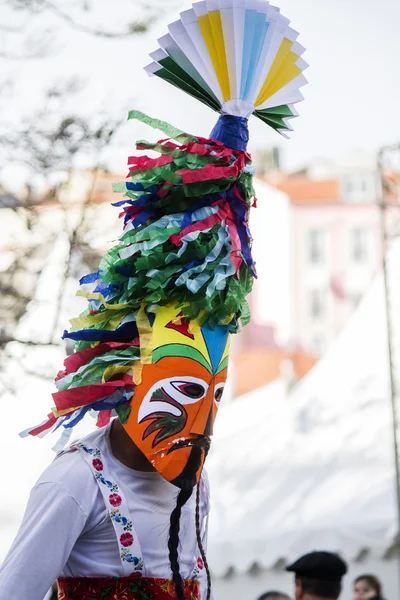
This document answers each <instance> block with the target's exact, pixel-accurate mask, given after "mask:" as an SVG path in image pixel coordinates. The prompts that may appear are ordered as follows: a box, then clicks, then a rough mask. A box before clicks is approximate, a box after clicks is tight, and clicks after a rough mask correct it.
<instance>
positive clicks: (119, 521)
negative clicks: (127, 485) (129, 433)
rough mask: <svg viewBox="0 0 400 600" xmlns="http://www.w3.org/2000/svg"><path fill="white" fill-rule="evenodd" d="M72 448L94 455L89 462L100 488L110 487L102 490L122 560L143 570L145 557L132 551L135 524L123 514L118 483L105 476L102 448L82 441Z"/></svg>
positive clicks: (123, 502)
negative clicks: (91, 446) (93, 446)
mask: <svg viewBox="0 0 400 600" xmlns="http://www.w3.org/2000/svg"><path fill="white" fill-rule="evenodd" d="M71 448H72V449H78V450H79V449H80V450H83V451H84V452H85V453H86V454H87V455H89V456H91V457H93V459H92V460H90V459H89V460H88V461H87V462H88V463H89V464H90V466H91V467H92V470H93V474H94V477H95V479H96V481H97V482H98V483H99V485H100V489H101V486H105V487H106V488H108V490H107V491H106V490H102V492H103V497H104V500H105V502H106V506H107V509H108V512H109V515H110V518H111V521H112V522H113V525H114V529H115V532H116V534H117V539H118V544H119V551H120V556H121V560H122V561H124V562H125V563H127V564H129V566H130V570H131V571H132V572H133V573H136V572H138V573H140V572H142V571H143V568H144V563H143V559H142V558H141V557H140V556H135V554H136V553H134V552H132V546H133V544H134V542H135V535H136V534H135V532H134V531H133V524H132V521H131V519H130V518H129V517H128V516H125V515H124V514H123V513H124V505H125V504H126V503H125V500H124V498H123V495H122V493H121V491H120V489H119V487H118V485H117V484H116V483H114V482H113V481H110V479H109V478H108V477H107V476H105V474H104V470H105V469H104V463H103V460H102V456H101V452H100V450H99V449H98V448H90V447H88V446H86V445H85V444H82V443H80V444H74V445H73V446H71ZM136 547H137V544H136Z"/></svg>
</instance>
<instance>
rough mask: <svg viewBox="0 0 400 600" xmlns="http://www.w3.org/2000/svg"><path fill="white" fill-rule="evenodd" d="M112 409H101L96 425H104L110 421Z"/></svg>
mask: <svg viewBox="0 0 400 600" xmlns="http://www.w3.org/2000/svg"><path fill="white" fill-rule="evenodd" d="M111 415H112V410H102V411H100V412H99V416H98V418H97V423H96V426H97V427H105V426H106V425H108V424H109V422H110V421H111Z"/></svg>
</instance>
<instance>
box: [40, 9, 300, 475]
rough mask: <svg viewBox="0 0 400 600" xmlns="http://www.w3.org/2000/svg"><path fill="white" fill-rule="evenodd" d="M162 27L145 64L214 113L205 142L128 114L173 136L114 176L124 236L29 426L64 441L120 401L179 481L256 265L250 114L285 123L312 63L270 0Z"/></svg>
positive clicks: (166, 471) (212, 408)
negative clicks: (38, 416) (42, 414)
mask: <svg viewBox="0 0 400 600" xmlns="http://www.w3.org/2000/svg"><path fill="white" fill-rule="evenodd" d="M169 31H170V33H169V34H168V35H166V36H164V37H163V38H161V39H160V40H159V42H160V49H159V50H157V51H156V52H155V53H153V54H152V57H153V59H154V61H155V62H153V63H152V64H151V65H150V66H149V67H147V71H149V72H150V73H152V74H155V75H157V76H159V77H162V78H163V79H166V80H168V81H170V82H171V83H173V84H174V85H175V86H177V87H179V88H181V89H182V90H184V91H186V92H188V93H190V94H191V95H193V96H195V97H197V98H198V99H199V100H201V101H202V102H204V103H206V104H208V105H209V106H211V107H212V108H214V109H215V110H218V111H220V112H222V115H221V116H220V118H219V120H218V123H217V124H216V126H215V128H214V129H213V131H212V133H211V135H210V138H209V139H208V138H207V139H206V138H202V137H197V136H193V135H188V134H186V133H184V132H182V131H180V130H177V129H175V128H173V127H171V126H170V125H168V124H167V123H164V122H161V121H157V120H153V119H150V118H149V117H147V116H146V115H144V114H143V113H139V112H136V111H133V112H131V113H130V115H129V118H134V119H139V120H140V121H142V122H145V123H147V124H148V125H150V126H152V127H153V128H156V129H159V130H161V131H162V132H163V134H164V135H165V136H166V137H167V139H163V140H161V141H159V142H157V143H148V142H145V141H140V142H138V143H137V148H138V149H139V150H151V151H154V152H156V153H158V154H159V157H158V158H150V157H148V156H132V157H129V159H128V165H129V173H130V174H129V178H128V181H127V182H124V183H120V184H116V185H114V191H116V192H119V193H120V192H122V193H124V198H123V199H122V200H120V201H118V202H117V203H116V204H115V206H117V207H122V212H121V214H120V217H121V218H122V219H123V222H124V232H123V234H122V236H121V238H120V240H119V241H118V243H117V244H116V245H115V246H114V247H113V248H111V250H109V252H108V253H107V254H106V256H105V257H104V258H103V259H102V261H101V263H100V268H99V271H98V272H97V273H94V274H91V275H88V276H86V277H84V278H83V279H82V280H81V284H82V286H89V285H92V286H93V290H92V291H88V290H87V289H86V288H85V287H84V290H83V291H80V292H78V294H79V295H81V296H84V297H86V298H87V299H88V301H89V304H88V308H87V309H86V311H85V312H84V313H82V315H81V316H80V317H78V318H76V319H73V320H72V321H71V331H70V332H69V333H68V332H65V333H64V338H69V339H72V340H74V342H75V350H76V352H75V354H73V355H72V356H70V357H68V358H67V359H66V361H65V370H64V371H62V372H60V373H59V374H58V376H57V379H56V385H57V388H58V391H57V392H56V393H55V394H54V395H53V397H54V400H55V408H54V409H53V412H52V413H51V414H50V415H49V417H48V419H47V421H46V422H45V423H43V424H42V425H40V426H39V427H36V428H34V429H32V430H30V431H29V432H28V433H30V434H31V435H41V434H43V433H45V432H47V431H49V430H55V429H58V428H60V427H63V428H64V429H65V431H66V433H65V434H64V438H67V437H68V432H70V431H71V428H72V427H73V426H74V425H75V424H76V423H77V422H79V421H80V420H81V419H82V418H83V416H84V415H85V414H86V413H87V412H88V411H89V410H95V411H98V412H99V417H98V425H99V426H102V425H105V424H107V423H108V422H109V420H110V417H111V415H112V413H113V411H116V412H117V414H118V415H119V417H120V419H121V421H122V422H123V423H124V424H125V427H126V430H127V432H128V433H129V435H130V436H131V437H132V439H133V440H134V441H135V443H136V444H137V445H138V446H139V447H140V448H141V450H142V451H143V452H144V453H145V454H146V455H147V456H148V457H149V459H150V460H151V461H152V462H153V464H154V466H155V467H156V468H157V469H158V470H159V471H160V472H161V473H162V474H163V476H164V477H166V478H167V479H168V480H169V481H172V482H174V483H176V484H177V485H179V481H180V476H181V474H182V471H183V470H184V465H185V461H187V457H188V454H189V453H190V452H189V447H190V445H191V444H192V443H193V440H195V439H196V438H197V437H198V436H208V435H209V433H210V427H212V422H213V419H214V418H215V414H216V410H217V408H218V402H219V399H220V396H221V393H222V389H223V381H224V379H225V378H226V368H227V357H228V344H229V334H231V333H235V332H237V331H238V329H239V323H240V322H241V323H242V325H245V324H246V323H247V322H248V321H249V309H248V305H247V302H246V296H247V295H248V294H249V292H250V291H251V288H252V282H253V279H254V277H255V276H256V272H255V264H254V261H253V258H252V255H251V235H250V232H249V227H248V222H249V210H250V207H251V206H252V205H254V204H255V196H254V190H253V185H252V177H253V168H252V167H251V160H250V156H249V154H247V150H246V148H247V142H248V128H247V118H248V117H249V115H250V114H252V113H254V114H255V115H256V116H257V117H259V118H260V119H262V120H263V121H265V122H266V123H268V124H269V125H271V127H273V128H274V129H276V130H278V131H279V132H281V133H282V132H284V131H285V130H287V129H289V128H290V126H289V124H288V119H290V118H292V117H293V116H295V114H296V113H295V110H294V107H293V104H294V103H296V102H299V101H300V100H301V99H302V96H301V94H300V92H299V87H300V86H301V85H304V83H305V79H304V76H303V75H302V71H303V70H304V68H305V67H306V64H305V63H304V61H303V60H302V59H301V58H300V56H301V54H302V53H303V51H304V49H303V48H302V47H301V46H299V45H298V44H297V43H296V41H295V40H296V38H297V35H298V34H297V33H296V32H295V31H293V30H292V29H291V28H290V27H289V21H288V20H287V19H285V18H284V17H282V15H280V13H279V10H278V9H277V8H275V7H272V6H271V5H270V4H269V3H268V2H266V1H265V0H206V1H204V2H198V3H196V4H194V5H193V8H192V9H191V10H188V11H185V12H183V13H182V14H181V20H179V21H177V22H175V23H173V24H172V25H170V27H169ZM205 407H206V408H205ZM64 441H66V439H64ZM177 450H179V452H177ZM178 456H180V458H179V459H178V458H177V457H178ZM185 456H186V458H185Z"/></svg>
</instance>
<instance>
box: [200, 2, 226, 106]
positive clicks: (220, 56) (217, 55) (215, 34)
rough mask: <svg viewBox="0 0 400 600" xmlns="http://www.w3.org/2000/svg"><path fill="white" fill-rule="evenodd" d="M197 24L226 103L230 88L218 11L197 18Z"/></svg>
mask: <svg viewBox="0 0 400 600" xmlns="http://www.w3.org/2000/svg"><path fill="white" fill-rule="evenodd" d="M198 22H199V25H200V30H201V33H202V35H203V38H204V41H205V43H206V46H207V50H208V53H209V55H210V58H211V62H212V64H213V67H214V70H215V74H216V76H217V79H218V82H219V85H220V86H221V91H222V96H223V98H224V101H225V102H227V101H228V100H230V99H231V88H230V84H229V72H228V62H227V60H226V51H225V42H224V32H223V29H222V20H221V13H220V11H219V10H213V11H211V12H210V13H208V14H207V15H204V16H202V17H198Z"/></svg>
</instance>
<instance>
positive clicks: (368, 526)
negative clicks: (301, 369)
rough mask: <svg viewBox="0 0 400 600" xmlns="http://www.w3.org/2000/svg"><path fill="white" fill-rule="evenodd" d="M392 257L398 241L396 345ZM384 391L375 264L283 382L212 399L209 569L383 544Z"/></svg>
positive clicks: (388, 510) (386, 527) (389, 501)
mask: <svg viewBox="0 0 400 600" xmlns="http://www.w3.org/2000/svg"><path fill="white" fill-rule="evenodd" d="M399 264H400V246H399V245H397V247H395V248H393V251H392V253H391V259H390V273H389V276H390V281H391V282H393V286H392V290H391V301H392V305H393V307H395V309H394V311H393V313H394V314H393V317H394V333H395V350H397V348H398V346H399V343H400V319H399V317H398V314H399V313H398V309H397V308H396V307H399V306H400V278H399V277H398V270H399V269H398V265H399ZM395 358H396V357H395ZM395 364H396V366H397V367H398V366H399V364H398V361H397V360H396V361H395ZM399 373H400V370H399V369H398V370H397V377H398V375H399ZM398 378H399V377H398ZM389 398H390V394H389V370H388V356H387V335H386V321H385V304H384V290H383V279H382V277H381V276H379V277H377V279H376V281H375V282H374V284H373V285H372V286H371V289H370V290H369V292H368V293H367V295H366V297H365V298H364V299H363V301H362V302H361V304H360V306H359V307H358V309H357V311H356V313H355V315H354V316H353V318H352V319H351V321H350V323H349V324H348V326H347V327H346V329H345V331H344V332H343V333H342V335H341V336H340V338H339V339H338V341H337V342H336V343H335V344H334V346H333V347H332V348H331V350H330V351H329V352H328V354H327V355H326V357H324V359H323V360H321V361H320V363H319V364H318V365H317V366H316V367H315V368H314V369H313V370H312V372H311V373H310V374H309V375H308V376H307V377H306V378H305V379H304V380H303V381H302V382H301V383H300V384H298V385H297V386H296V388H295V389H294V390H293V391H292V393H290V394H289V395H288V394H287V393H286V391H285V387H284V384H283V383H281V382H277V383H274V384H272V385H270V386H267V387H266V388H263V389H260V390H258V391H256V392H254V393H252V394H248V395H247V396H246V397H243V398H242V399H241V400H239V401H237V402H236V403H233V404H230V405H228V406H227V407H226V408H225V409H222V410H221V412H222V413H223V414H220V415H219V418H218V421H217V429H216V436H215V439H214V443H213V449H212V453H211V455H210V458H209V461H208V470H209V475H210V478H211V481H212V485H213V496H212V498H213V513H212V518H211V532H210V562H211V564H212V566H213V569H214V571H215V573H216V574H217V575H223V574H224V573H226V572H228V571H229V570H232V568H234V569H235V571H236V572H239V573H245V572H247V571H248V570H249V569H250V568H251V567H252V566H254V564H255V563H256V564H257V565H259V566H260V567H262V568H266V569H269V568H272V567H273V566H274V565H275V564H276V563H278V561H280V560H281V559H284V560H285V561H289V560H291V559H293V558H296V556H299V555H300V554H302V553H304V552H307V551H309V550H312V549H315V548H317V547H319V548H321V547H323V548H324V549H328V550H333V551H340V553H341V554H342V555H343V556H344V557H346V558H347V559H348V560H349V561H352V560H354V559H356V558H357V557H358V556H359V555H360V554H362V553H364V554H365V553H366V551H367V552H368V553H369V554H370V555H372V556H375V557H376V558H377V559H378V558H381V557H383V556H384V555H385V553H387V551H388V549H390V547H391V546H392V545H393V543H394V538H395V535H396V530H397V515H396V498H395V475H394V457H393V449H392V430H391V427H392V425H391V410H390V401H389Z"/></svg>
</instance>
